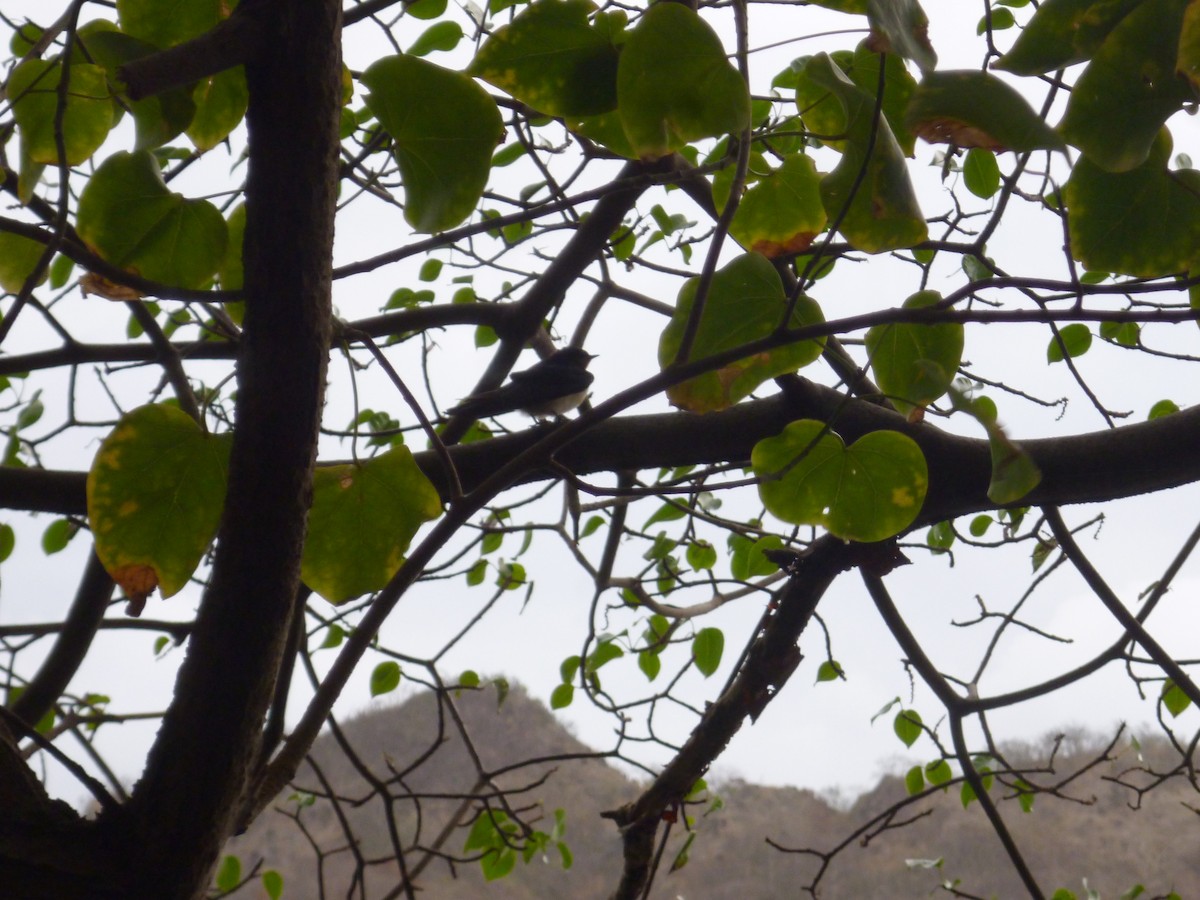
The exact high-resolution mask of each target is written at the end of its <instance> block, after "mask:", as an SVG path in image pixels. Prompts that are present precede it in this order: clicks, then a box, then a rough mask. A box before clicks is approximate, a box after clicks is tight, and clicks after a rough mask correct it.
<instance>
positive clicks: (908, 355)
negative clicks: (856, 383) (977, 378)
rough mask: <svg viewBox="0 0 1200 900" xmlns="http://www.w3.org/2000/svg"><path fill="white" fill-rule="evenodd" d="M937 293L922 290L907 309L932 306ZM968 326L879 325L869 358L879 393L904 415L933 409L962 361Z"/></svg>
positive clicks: (907, 303)
mask: <svg viewBox="0 0 1200 900" xmlns="http://www.w3.org/2000/svg"><path fill="white" fill-rule="evenodd" d="M941 299H942V296H941V294H939V293H938V292H937V291H919V292H917V293H916V294H913V295H912V296H911V297H909V298H908V299H907V300H905V301H904V308H905V309H919V308H922V307H926V306H933V305H934V304H936V303H937V302H938V301H939V300H941ZM962 352H963V326H962V325H961V324H959V323H957V322H945V323H943V324H940V325H914V324H912V323H907V322H901V323H897V324H895V325H876V326H875V327H874V328H872V329H871V330H870V331H868V332H867V353H868V354H869V355H870V358H871V369H872V371H873V372H874V373H875V380H876V381H877V382H878V384H879V387H880V389H881V390H882V391H883V393H884V394H885V395H887V397H888V398H889V399H891V400H892V402H893V403H894V404H895V406H896V408H897V409H898V410H899V411H900V412H908V411H909V410H910V409H913V408H915V407H923V406H928V405H929V404H930V403H932V402H933V401H934V400H936V399H937V398H938V397H940V396H942V395H943V394H944V393H946V391H947V389H948V388H949V387H950V384H951V382H953V380H954V376H955V375H956V374H957V373H958V366H959V363H960V362H962Z"/></svg>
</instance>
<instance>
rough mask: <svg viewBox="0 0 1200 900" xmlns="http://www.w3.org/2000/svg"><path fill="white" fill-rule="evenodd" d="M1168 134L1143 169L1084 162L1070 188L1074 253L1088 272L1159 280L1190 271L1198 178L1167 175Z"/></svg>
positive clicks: (1199, 213) (1198, 230) (1197, 224)
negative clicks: (1109, 167) (1112, 168)
mask: <svg viewBox="0 0 1200 900" xmlns="http://www.w3.org/2000/svg"><path fill="white" fill-rule="evenodd" d="M1170 157H1171V136H1170V134H1169V133H1168V132H1167V131H1165V130H1164V131H1162V132H1161V133H1160V134H1159V136H1158V139H1157V140H1156V141H1155V143H1154V146H1153V148H1152V150H1151V152H1150V154H1149V156H1148V157H1147V158H1146V160H1145V162H1143V163H1142V164H1141V165H1140V166H1137V167H1136V168H1134V169H1132V170H1130V171H1127V172H1117V173H1113V172H1107V171H1105V170H1104V169H1102V168H1100V166H1098V165H1096V164H1095V163H1093V162H1092V161H1091V160H1090V159H1089V158H1088V157H1086V156H1085V157H1084V158H1083V159H1081V160H1079V162H1077V163H1076V164H1075V168H1074V170H1072V172H1071V178H1070V180H1068V181H1067V185H1066V188H1065V190H1064V199H1065V200H1066V202H1067V208H1068V209H1069V210H1070V213H1071V215H1070V217H1069V219H1068V224H1069V226H1070V235H1071V251H1072V253H1073V254H1074V255H1075V258H1076V259H1078V260H1079V261H1080V262H1082V263H1083V264H1084V265H1085V266H1086V267H1087V268H1088V269H1093V270H1101V271H1105V272H1115V273H1118V274H1121V275H1132V276H1134V277H1137V278H1158V277H1160V276H1163V275H1170V274H1174V273H1176V272H1183V271H1186V270H1187V269H1188V268H1189V266H1190V265H1191V262H1192V260H1193V259H1194V258H1195V257H1196V248H1197V246H1200V172H1197V171H1196V170H1195V169H1180V170H1177V171H1169V170H1168V169H1167V161H1168V160H1169V159H1170Z"/></svg>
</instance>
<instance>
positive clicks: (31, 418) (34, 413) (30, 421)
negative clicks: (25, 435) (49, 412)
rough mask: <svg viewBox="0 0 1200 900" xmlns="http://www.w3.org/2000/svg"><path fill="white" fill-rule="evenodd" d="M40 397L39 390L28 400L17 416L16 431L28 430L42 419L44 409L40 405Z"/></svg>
mask: <svg viewBox="0 0 1200 900" xmlns="http://www.w3.org/2000/svg"><path fill="white" fill-rule="evenodd" d="M41 396H42V392H41V391H40V390H37V391H34V393H33V396H32V397H30V398H29V402H28V403H26V404H25V407H24V408H23V409H22V410H21V411H20V412H19V413H18V414H17V430H20V429H22V428H29V427H30V426H31V425H35V424H37V422H38V420H39V419H41V418H42V414H43V413H45V411H46V407H45V406H44V405H42V401H41Z"/></svg>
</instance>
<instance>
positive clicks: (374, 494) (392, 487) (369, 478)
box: [300, 446, 442, 603]
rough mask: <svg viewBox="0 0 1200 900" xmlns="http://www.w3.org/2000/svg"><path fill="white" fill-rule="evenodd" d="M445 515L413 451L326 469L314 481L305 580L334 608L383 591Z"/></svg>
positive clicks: (391, 452) (303, 562)
mask: <svg viewBox="0 0 1200 900" xmlns="http://www.w3.org/2000/svg"><path fill="white" fill-rule="evenodd" d="M441 512H442V501H441V498H440V497H439V496H438V492H437V489H436V488H434V486H433V485H432V484H430V482H429V479H428V478H426V477H425V474H424V473H423V472H422V471H421V470H420V468H418V466H417V464H416V462H415V461H414V460H413V456H412V453H411V452H410V451H409V449H408V448H407V447H404V446H400V447H396V448H395V449H393V450H389V451H388V452H387V453H384V454H383V455H381V456H377V457H375V458H374V459H371V460H368V461H367V462H362V463H357V464H350V465H340V466H322V467H320V468H318V469H317V470H316V472H315V473H314V474H313V503H312V509H311V510H310V511H309V514H308V538H307V539H306V540H305V543H304V556H303V558H302V560H301V563H300V577H301V578H303V579H304V583H305V584H307V585H308V586H309V587H310V588H312V589H313V590H314V591H316V592H317V593H318V594H320V595H321V596H322V597H324V598H325V599H326V600H328V601H329V602H330V603H342V602H344V601H346V600H350V599H352V598H354V597H359V596H361V595H363V594H366V593H369V592H370V591H377V590H379V589H380V588H382V587H383V586H384V585H386V584H387V583H388V581H390V580H391V578H392V576H393V575H395V574H396V570H397V569H399V568H400V563H402V562H403V561H404V551H405V550H407V549H408V545H409V543H411V541H412V538H413V535H415V534H416V533H417V529H418V528H420V527H421V525H422V524H423V523H424V522H428V521H430V520H431V519H436V518H437V517H438V516H439V515H441ZM364 522H370V523H372V525H371V527H370V528H363V527H362V526H363V523H364Z"/></svg>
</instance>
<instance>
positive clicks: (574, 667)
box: [558, 656, 583, 684]
mask: <svg viewBox="0 0 1200 900" xmlns="http://www.w3.org/2000/svg"><path fill="white" fill-rule="evenodd" d="M582 662H583V661H582V660H581V659H580V658H579V657H578V656H568V657H567V658H566V659H564V660H563V661H562V663H561V664H560V665H559V667H558V674H559V676H560V677H561V678H562V680H563V683H564V684H565V683H568V682H571V681H574V680H575V675H576V674H577V673H578V672H579V666H580V665H581V664H582Z"/></svg>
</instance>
